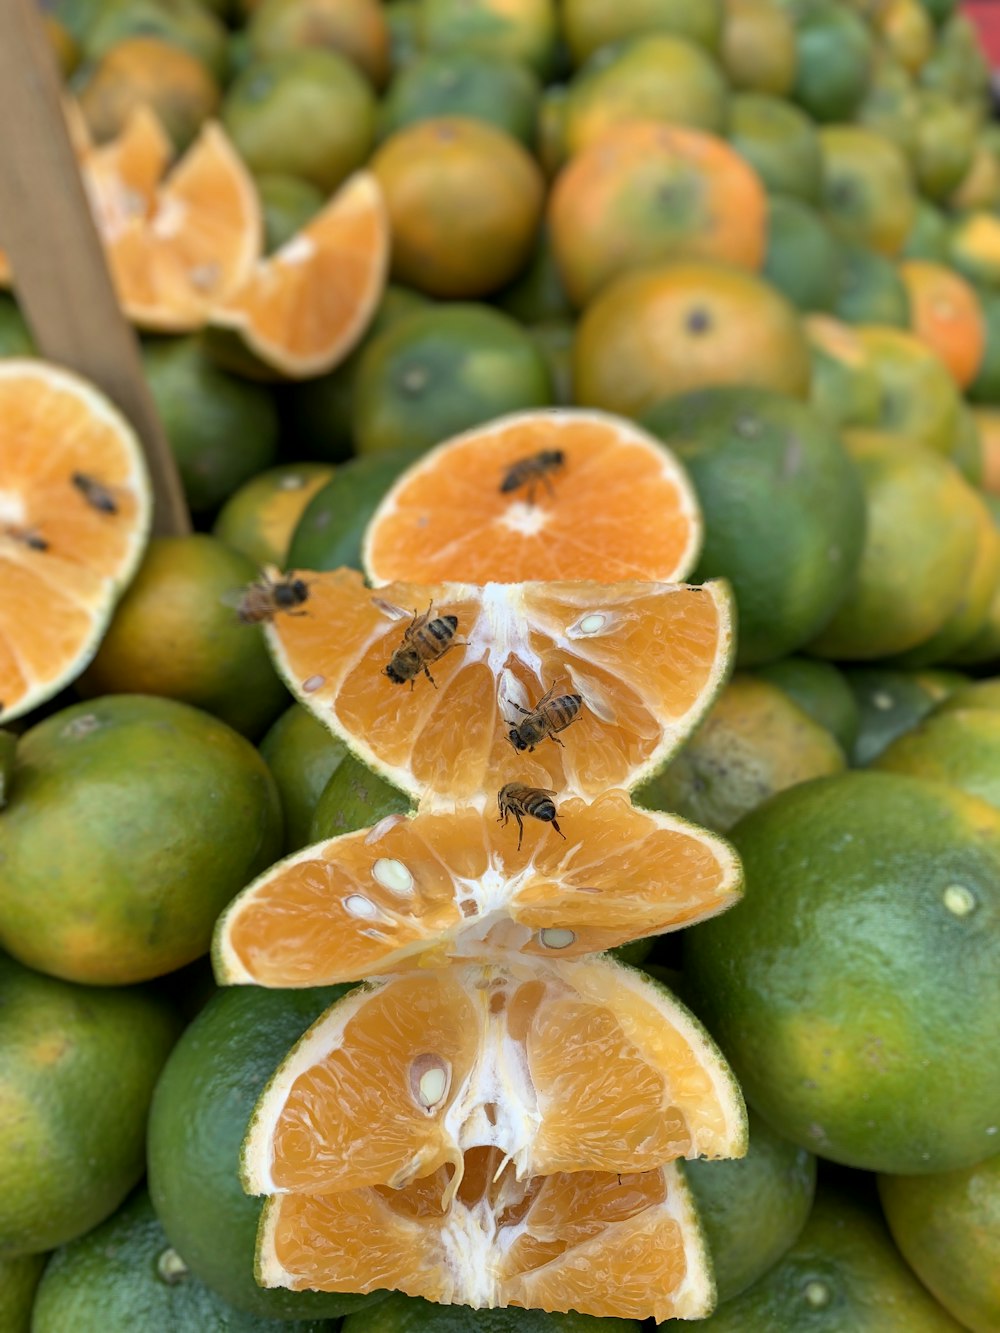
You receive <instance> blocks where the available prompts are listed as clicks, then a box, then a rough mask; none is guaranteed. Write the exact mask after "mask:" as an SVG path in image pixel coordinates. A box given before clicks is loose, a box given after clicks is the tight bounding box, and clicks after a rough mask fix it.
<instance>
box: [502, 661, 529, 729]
mask: <svg viewBox="0 0 1000 1333" xmlns="http://www.w3.org/2000/svg"><path fill="white" fill-rule="evenodd" d="M515 705H516V706H519V707H521V708H523V709H524V710H525V712H530V710H531V703H530V702H529V699H528V691H527V690H526V689H525V687H524V685H523V684H522V683H521V681H519V680H518V678H517V677H516V676H515V675H514V673H513V671H511V669H510V668H509V667H504V669H503V670H502V671H501V672H500V674H499V676H498V677H497V706H498V707H499V709H500V714H501V716H502V717H505V718H509V717H510V716H511V715H512V714H514V713H516V712H517V707H516V706H515Z"/></svg>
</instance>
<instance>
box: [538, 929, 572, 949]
mask: <svg viewBox="0 0 1000 1333" xmlns="http://www.w3.org/2000/svg"><path fill="white" fill-rule="evenodd" d="M538 939H539V942H540V943H541V944H543V945H544V946H545V948H546V949H568V948H569V946H570V945H571V944H572V943H573V941H574V940H575V939H576V932H575V931H573V930H562V929H560V928H559V927H556V926H547V927H546V928H545V929H544V930H540V931H539V932H538Z"/></svg>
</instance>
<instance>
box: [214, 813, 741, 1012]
mask: <svg viewBox="0 0 1000 1333" xmlns="http://www.w3.org/2000/svg"><path fill="white" fill-rule="evenodd" d="M557 804H558V818H559V825H560V829H561V830H562V833H563V835H564V838H565V841H562V840H561V839H560V838H559V837H558V836H557V835H556V834H555V832H553V830H552V829H550V828H548V827H546V825H545V824H544V823H541V822H539V821H538V820H535V819H531V818H528V817H526V818H525V820H524V823H525V828H524V837H523V845H522V846H521V847H520V848H519V847H518V834H517V830H516V829H515V828H514V826H513V821H511V822H510V823H509V824H508V826H506V827H505V826H503V825H502V824H501V823H500V822H499V821H498V820H497V819H495V818H493V813H494V812H492V811H487V815H486V817H485V818H484V817H483V815H481V814H480V813H479V812H478V811H477V810H475V809H472V808H469V807H462V808H461V809H459V810H455V811H442V812H439V813H432V812H423V813H421V814H418V815H416V816H415V817H413V818H411V819H407V818H404V817H403V816H401V815H397V816H392V817H390V818H389V819H387V820H384V821H383V822H382V823H381V824H379V825H377V826H376V827H375V828H373V829H363V830H361V831H360V832H358V833H348V834H345V835H343V836H341V837H338V838H330V839H329V840H328V841H326V842H322V843H319V844H318V845H317V846H315V847H307V848H305V849H304V850H303V851H301V852H298V853H297V854H296V855H294V856H291V857H289V858H288V859H287V860H285V861H282V862H280V863H279V864H278V865H276V866H272V867H271V869H270V870H268V871H267V872H266V873H265V874H263V875H262V876H261V877H260V878H259V879H258V880H256V882H255V883H254V884H252V885H251V886H250V887H249V888H248V889H246V890H244V892H243V893H242V894H241V895H240V896H239V897H238V898H237V899H236V900H235V901H234V902H233V903H232V904H231V905H230V907H229V909H228V910H227V912H226V913H225V914H224V915H223V916H222V917H221V918H220V921H219V925H218V927H217V933H216V940H217V943H216V955H215V964H216V975H217V976H218V978H219V980H220V982H221V983H222V984H226V985H232V984H233V983H240V984H247V983H253V984H256V985H260V986H276V987H283V986H327V985H332V984H333V983H335V982H342V981H356V980H358V979H359V978H361V977H373V976H380V975H383V974H384V973H386V972H397V971H400V970H401V969H402V968H404V967H406V966H412V965H413V964H414V962H417V961H419V963H420V964H421V965H426V964H427V963H428V962H433V963H434V964H435V965H443V964H445V963H447V962H448V961H449V960H450V959H465V960H472V959H475V960H479V961H495V962H500V961H503V960H504V959H508V960H509V959H510V958H511V957H516V956H517V955H518V954H520V955H521V956H522V957H539V956H541V957H548V958H551V957H552V956H554V955H556V954H558V956H559V958H561V959H562V958H576V957H579V956H580V955H582V954H587V953H596V952H601V951H603V950H605V949H611V948H614V947H615V946H617V945H619V944H625V943H626V942H628V941H629V940H633V939H636V938H639V937H641V936H645V935H659V934H663V933H664V932H665V931H669V930H677V929H679V928H680V927H681V926H685V925H688V924H690V923H691V922H694V921H701V920H704V919H705V918H706V917H709V916H714V915H715V914H716V913H718V912H721V911H723V910H724V909H725V908H727V907H729V906H731V904H732V903H734V902H735V901H736V897H737V893H738V889H739V883H740V869H739V862H738V861H737V859H736V854H735V853H734V852H733V851H732V849H731V848H730V847H729V846H728V844H727V843H725V842H723V841H722V840H721V839H720V838H717V837H715V836H713V835H712V834H710V833H706V832H704V831H703V830H702V829H698V828H695V827H694V826H693V825H691V824H687V823H685V822H684V821H683V820H681V819H678V818H677V817H676V816H673V815H667V814H661V813H659V812H651V811H646V810H638V809H636V808H634V807H633V806H632V805H631V804H630V803H629V801H628V798H627V797H626V796H625V795H624V794H623V793H614V794H609V795H607V796H604V797H601V798H600V799H599V800H597V801H596V802H594V803H593V804H592V805H588V804H586V803H585V802H583V801H580V800H569V801H561V800H560V801H558V802H557Z"/></svg>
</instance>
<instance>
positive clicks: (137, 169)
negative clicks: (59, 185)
mask: <svg viewBox="0 0 1000 1333" xmlns="http://www.w3.org/2000/svg"><path fill="white" fill-rule="evenodd" d="M173 156H174V148H173V143H172V142H171V139H170V136H169V135H168V134H167V132H166V130H165V129H164V128H163V126H162V125H161V124H160V121H159V118H158V117H157V115H156V112H155V111H154V110H153V109H152V107H148V106H145V105H140V106H137V107H136V109H135V110H134V111H133V112H132V114H131V115H130V116H129V118H128V121H127V122H126V124H125V128H124V129H123V130H122V132H121V134H120V135H119V136H118V137H117V138H116V139H112V140H111V141H110V142H109V143H106V144H102V145H101V147H100V148H91V149H89V150H87V151H86V152H85V154H84V156H83V161H82V171H83V183H84V185H85V187H86V189H87V193H88V195H89V197H90V207H91V210H92V212H93V214H94V220H95V221H96V223H97V227H98V230H99V231H100V233H101V235H102V236H105V235H109V234H110V235H114V234H115V232H116V231H118V230H120V229H121V228H122V227H124V226H125V225H126V224H127V222H128V220H129V219H130V218H134V217H139V218H144V217H146V215H147V214H148V213H149V211H150V210H151V209H152V208H153V207H154V205H155V201H156V191H157V189H158V187H159V184H160V182H161V181H162V179H163V177H164V175H165V174H166V170H167V167H168V166H169V165H170V162H171V160H172V159H173Z"/></svg>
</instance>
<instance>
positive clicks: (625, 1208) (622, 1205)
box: [258, 1148, 715, 1320]
mask: <svg viewBox="0 0 1000 1333" xmlns="http://www.w3.org/2000/svg"><path fill="white" fill-rule="evenodd" d="M502 1165H503V1157H502V1154H501V1153H499V1152H497V1151H496V1150H495V1149H492V1150H491V1149H475V1148H474V1149H472V1150H471V1151H469V1152H468V1153H466V1155H465V1171H464V1175H463V1177H462V1183H461V1185H460V1186H459V1189H458V1192H457V1194H456V1196H455V1198H454V1200H453V1201H452V1202H451V1204H450V1205H447V1206H442V1204H441V1196H442V1189H443V1182H442V1180H441V1178H440V1177H438V1178H435V1177H431V1178H430V1179H428V1180H423V1181H418V1182H416V1183H414V1184H412V1185H409V1186H407V1187H406V1188H404V1189H401V1190H393V1189H387V1188H385V1187H382V1186H376V1187H374V1188H371V1189H364V1190H351V1191H350V1192H348V1193H346V1194H332V1195H331V1194H326V1195H323V1196H322V1197H319V1198H317V1197H314V1196H310V1195H305V1194H285V1195H281V1196H279V1197H278V1198H275V1199H271V1200H270V1201H269V1202H268V1203H267V1204H266V1205H265V1209H264V1215H263V1220H262V1223H261V1231H260V1238H259V1242H258V1264H259V1268H258V1276H259V1279H260V1281H261V1282H262V1283H263V1285H264V1286H269V1287H271V1286H275V1287H276V1286H281V1287H292V1288H293V1289H296V1290H302V1289H304V1288H318V1289H319V1290H321V1291H375V1290H377V1289H379V1288H385V1287H390V1288H394V1289H396V1290H399V1291H404V1292H406V1293H407V1294H408V1295H410V1296H423V1297H424V1298H425V1299H427V1300H431V1301H438V1302H442V1303H444V1304H449V1305H450V1304H464V1305H472V1306H475V1307H477V1308H482V1307H484V1306H485V1307H493V1306H505V1305H520V1306H527V1307H529V1308H534V1309H542V1310H555V1311H567V1310H576V1311H579V1312H580V1313H582V1314H591V1315H598V1316H600V1315H612V1314H613V1315H618V1316H619V1317H625V1318H632V1319H643V1318H645V1317H646V1316H648V1315H652V1316H653V1317H654V1318H655V1319H658V1320H664V1319H700V1318H703V1317H704V1316H705V1315H707V1314H708V1313H709V1312H710V1310H711V1308H712V1305H713V1303H714V1296H715V1289H714V1282H713V1280H712V1274H711V1267H710V1265H709V1262H708V1256H707V1252H706V1248H705V1243H704V1240H703V1238H702V1235H701V1230H700V1226H699V1223H698V1218H697V1215H696V1213H695V1210H694V1207H693V1206H692V1202H691V1198H690V1194H689V1192H688V1187H687V1185H686V1184H685V1182H684V1179H683V1177H682V1176H681V1174H680V1172H679V1171H678V1169H677V1167H676V1166H665V1167H662V1168H661V1169H660V1170H658V1171H648V1172H630V1173H628V1174H622V1175H618V1174H611V1173H600V1172H594V1171H576V1172H573V1173H572V1174H562V1173H560V1174H557V1175H552V1176H545V1177H542V1178H535V1179H532V1180H521V1181H519V1180H516V1179H515V1178H514V1176H513V1174H512V1173H511V1172H510V1171H502V1172H501V1173H500V1174H499V1175H498V1174H497V1171H498V1168H500V1167H502ZM445 1172H446V1168H442V1171H441V1173H440V1176H444V1174H445Z"/></svg>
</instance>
